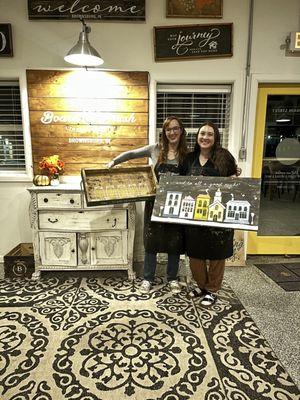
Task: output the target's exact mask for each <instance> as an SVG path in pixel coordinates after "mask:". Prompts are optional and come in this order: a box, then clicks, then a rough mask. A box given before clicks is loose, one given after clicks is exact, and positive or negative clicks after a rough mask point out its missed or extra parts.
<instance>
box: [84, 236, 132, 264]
mask: <svg viewBox="0 0 300 400" xmlns="http://www.w3.org/2000/svg"><path fill="white" fill-rule="evenodd" d="M127 261H128V258H127V231H115V230H110V231H101V232H97V233H91V264H92V265H100V264H101V265H109V264H111V265H120V264H127Z"/></svg>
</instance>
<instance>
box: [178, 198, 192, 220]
mask: <svg viewBox="0 0 300 400" xmlns="http://www.w3.org/2000/svg"><path fill="white" fill-rule="evenodd" d="M194 209H195V199H193V197H191V196H185V197H184V198H183V199H182V203H181V208H180V213H179V218H186V219H193V216H194Z"/></svg>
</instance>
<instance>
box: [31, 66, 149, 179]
mask: <svg viewBox="0 0 300 400" xmlns="http://www.w3.org/2000/svg"><path fill="white" fill-rule="evenodd" d="M148 83H149V74H148V72H109V71H86V70H84V69H82V70H76V71H71V70H70V71H53V70H52V71H51V70H27V86H28V101H29V115H30V131H31V144H32V154H33V169H34V174H39V173H41V171H40V169H39V167H38V162H39V161H40V160H41V158H42V157H44V156H49V155H52V154H58V155H59V157H60V158H61V160H63V161H64V162H65V163H66V167H65V172H64V174H65V175H79V174H80V171H81V168H102V167H105V165H106V164H107V163H108V162H109V161H110V160H111V159H112V158H114V157H115V156H117V155H118V154H120V153H121V152H123V151H127V150H130V149H134V148H138V147H141V146H144V145H146V144H148V127H149V90H148ZM129 164H133V165H136V164H138V165H141V164H147V160H146V159H137V160H132V161H130V162H129Z"/></svg>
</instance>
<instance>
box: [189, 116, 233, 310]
mask: <svg viewBox="0 0 300 400" xmlns="http://www.w3.org/2000/svg"><path fill="white" fill-rule="evenodd" d="M237 172H238V174H239V173H240V171H237V165H236V162H235V159H234V157H233V156H232V154H231V153H230V152H229V151H228V150H226V149H224V148H223V147H222V146H221V142H220V132H219V129H218V128H217V126H216V125H214V124H213V123H212V122H210V121H207V122H204V123H203V124H202V125H201V126H200V128H199V130H198V133H197V139H196V144H195V147H194V151H193V152H192V153H190V154H188V156H187V157H186V160H185V162H184V166H183V174H184V175H204V176H233V175H236V174H237ZM185 246H186V254H187V255H188V256H189V258H190V268H191V271H192V275H193V277H194V279H195V281H196V283H197V288H196V289H193V290H192V291H191V292H190V296H191V297H201V298H202V300H201V304H202V305H206V306H209V305H212V304H214V303H215V301H216V299H217V295H216V293H217V291H218V290H219V289H220V287H221V284H222V280H223V275H224V269H225V259H226V258H228V257H231V256H232V254H233V230H232V229H227V228H214V227H208V226H195V225H189V226H186V227H185Z"/></svg>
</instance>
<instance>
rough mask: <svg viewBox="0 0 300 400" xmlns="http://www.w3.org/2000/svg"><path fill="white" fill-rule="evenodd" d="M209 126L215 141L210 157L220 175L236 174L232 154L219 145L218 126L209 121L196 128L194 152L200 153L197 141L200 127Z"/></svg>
mask: <svg viewBox="0 0 300 400" xmlns="http://www.w3.org/2000/svg"><path fill="white" fill-rule="evenodd" d="M206 125H208V126H210V127H211V128H213V130H214V139H215V142H214V144H213V146H212V148H211V153H210V159H211V161H212V162H213V163H214V165H215V167H216V168H217V169H218V171H219V173H220V175H221V176H230V175H234V174H236V167H237V165H236V161H235V159H234V157H233V155H232V154H231V153H230V152H229V151H228V150H227V149H224V147H222V146H221V135H220V131H219V128H218V127H217V126H216V125H215V124H214V123H213V122H211V121H206V122H204V123H203V124H202V125H201V126H200V128H199V129H198V132H197V136H196V143H195V147H194V152H195V153H197V154H200V152H201V149H200V146H199V143H198V136H199V133H200V130H201V128H203V126H206Z"/></svg>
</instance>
